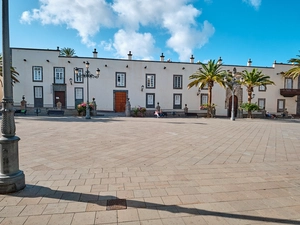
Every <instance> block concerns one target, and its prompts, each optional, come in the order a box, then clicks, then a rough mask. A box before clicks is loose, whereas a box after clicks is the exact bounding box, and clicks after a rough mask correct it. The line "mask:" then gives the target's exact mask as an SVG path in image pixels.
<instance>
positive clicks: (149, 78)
mask: <svg viewBox="0 0 300 225" xmlns="http://www.w3.org/2000/svg"><path fill="white" fill-rule="evenodd" d="M146 88H155V74H146Z"/></svg>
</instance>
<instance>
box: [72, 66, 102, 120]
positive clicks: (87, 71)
mask: <svg viewBox="0 0 300 225" xmlns="http://www.w3.org/2000/svg"><path fill="white" fill-rule="evenodd" d="M85 67H86V71H85V72H84V73H83V74H78V68H77V67H76V68H75V69H74V70H75V75H76V76H79V77H86V92H87V94H86V113H85V118H86V119H91V113H90V103H89V92H90V87H89V78H97V79H98V78H99V76H100V69H99V68H97V70H96V75H94V74H91V72H90V71H89V67H90V63H89V62H86V63H85Z"/></svg>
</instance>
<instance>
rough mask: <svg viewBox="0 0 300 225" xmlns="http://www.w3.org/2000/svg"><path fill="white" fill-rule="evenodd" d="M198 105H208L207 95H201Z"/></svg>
mask: <svg viewBox="0 0 300 225" xmlns="http://www.w3.org/2000/svg"><path fill="white" fill-rule="evenodd" d="M200 101H201V102H200V105H206V104H208V94H201V99H200Z"/></svg>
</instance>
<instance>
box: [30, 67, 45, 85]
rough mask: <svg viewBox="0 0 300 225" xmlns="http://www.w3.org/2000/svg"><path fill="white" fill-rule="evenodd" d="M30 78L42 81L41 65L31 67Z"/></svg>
mask: <svg viewBox="0 0 300 225" xmlns="http://www.w3.org/2000/svg"><path fill="white" fill-rule="evenodd" d="M32 80H33V81H34V82H40V81H43V67H41V66H33V67H32Z"/></svg>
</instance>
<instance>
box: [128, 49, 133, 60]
mask: <svg viewBox="0 0 300 225" xmlns="http://www.w3.org/2000/svg"><path fill="white" fill-rule="evenodd" d="M128 59H129V60H132V54H131V51H129V53H128Z"/></svg>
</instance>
